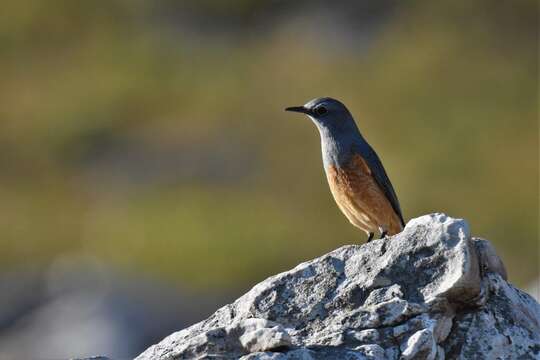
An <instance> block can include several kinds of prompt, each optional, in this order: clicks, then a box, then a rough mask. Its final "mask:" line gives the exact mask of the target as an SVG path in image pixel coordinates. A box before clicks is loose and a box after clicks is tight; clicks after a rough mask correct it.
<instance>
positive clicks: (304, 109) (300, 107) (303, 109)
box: [285, 106, 309, 114]
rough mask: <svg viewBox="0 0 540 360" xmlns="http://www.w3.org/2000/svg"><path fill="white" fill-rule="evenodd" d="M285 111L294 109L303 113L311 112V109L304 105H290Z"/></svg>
mask: <svg viewBox="0 0 540 360" xmlns="http://www.w3.org/2000/svg"><path fill="white" fill-rule="evenodd" d="M285 111H294V112H299V113H302V114H308V113H309V109H307V108H305V107H303V106H291V107H288V108H286V109H285Z"/></svg>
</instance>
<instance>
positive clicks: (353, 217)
mask: <svg viewBox="0 0 540 360" xmlns="http://www.w3.org/2000/svg"><path fill="white" fill-rule="evenodd" d="M285 110H286V111H295V112H299V113H303V114H306V115H307V116H309V117H310V118H311V120H312V121H313V122H314V123H315V125H316V126H317V129H318V130H319V133H320V135H321V147H322V158H323V164H324V170H325V172H326V177H327V179H328V184H329V185H330V190H331V192H332V195H333V196H334V199H335V200H336V203H337V205H338V207H339V208H340V210H341V211H342V212H343V214H344V215H345V216H346V217H347V219H348V220H349V221H350V222H351V223H352V224H353V225H354V226H356V227H358V228H360V229H361V230H363V231H365V232H366V234H367V235H368V241H371V240H372V239H373V235H374V234H375V232H379V233H380V237H381V238H383V237H385V236H386V235H387V234H389V235H394V234H396V233H398V232H400V231H401V230H402V229H403V227H404V226H405V222H404V221H403V215H402V214H401V208H400V206H399V201H398V198H397V196H396V193H395V191H394V188H393V187H392V184H391V183H390V179H388V176H387V175H386V171H385V170H384V167H383V165H382V163H381V160H379V157H378V156H377V153H375V151H374V150H373V149H372V148H371V146H370V145H369V144H368V143H367V141H366V140H365V139H364V137H363V136H362V134H360V131H359V130H358V127H357V126H356V123H355V122H354V119H353V117H352V115H351V113H350V112H349V110H347V108H346V107H345V105H343V104H342V103H341V102H340V101H338V100H335V99H332V98H328V97H325V98H318V99H313V100H311V101H310V102H308V103H307V104H305V105H303V106H293V107H288V108H286V109H285Z"/></svg>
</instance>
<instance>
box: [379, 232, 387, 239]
mask: <svg viewBox="0 0 540 360" xmlns="http://www.w3.org/2000/svg"><path fill="white" fill-rule="evenodd" d="M387 234H388V231H383V232H382V233H381V237H380V238H379V239H386V237H387Z"/></svg>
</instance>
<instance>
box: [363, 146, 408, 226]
mask: <svg viewBox="0 0 540 360" xmlns="http://www.w3.org/2000/svg"><path fill="white" fill-rule="evenodd" d="M365 145H366V146H365V147H364V146H362V151H359V152H360V153H361V154H363V157H364V158H365V160H366V162H367V165H368V166H369V169H370V170H371V174H372V176H373V178H374V179H375V181H376V182H377V184H378V185H379V186H380V187H381V190H382V191H383V193H384V195H385V196H386V198H387V199H388V201H390V204H391V205H392V208H393V209H394V211H395V212H396V214H397V215H398V217H399V220H400V221H401V225H402V226H405V221H404V220H403V215H402V213H401V207H400V206H399V200H398V198H397V196H396V192H395V191H394V188H393V187H392V183H391V182H390V179H389V178H388V175H386V171H385V170H384V167H383V165H382V163H381V160H380V159H379V156H377V153H375V151H374V150H373V149H372V148H371V146H369V145H368V144H367V143H366V144H365ZM358 150H360V149H358Z"/></svg>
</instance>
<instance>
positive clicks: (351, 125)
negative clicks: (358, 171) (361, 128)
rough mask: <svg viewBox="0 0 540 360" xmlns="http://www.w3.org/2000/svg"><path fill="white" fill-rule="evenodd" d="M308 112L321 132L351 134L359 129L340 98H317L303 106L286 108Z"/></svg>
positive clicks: (287, 109)
mask: <svg viewBox="0 0 540 360" xmlns="http://www.w3.org/2000/svg"><path fill="white" fill-rule="evenodd" d="M285 110H286V111H294V112H299V113H303V114H306V115H307V116H309V118H310V119H311V120H312V121H313V122H314V123H315V125H317V127H318V128H319V131H321V134H322V133H323V132H326V131H328V132H329V133H330V134H331V135H334V136H336V135H339V134H346V133H348V134H351V133H355V132H357V131H358V129H357V127H356V124H355V122H354V119H353V117H352V115H351V113H350V112H349V110H347V108H346V107H345V105H343V103H342V102H341V101H339V100H336V99H332V98H329V97H323V98H317V99H313V100H311V101H309V102H307V103H306V104H305V105H302V106H292V107H288V108H286V109H285Z"/></svg>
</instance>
